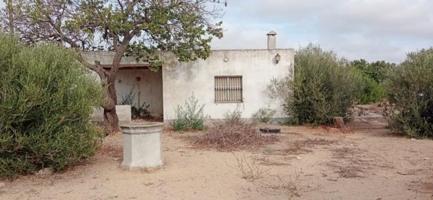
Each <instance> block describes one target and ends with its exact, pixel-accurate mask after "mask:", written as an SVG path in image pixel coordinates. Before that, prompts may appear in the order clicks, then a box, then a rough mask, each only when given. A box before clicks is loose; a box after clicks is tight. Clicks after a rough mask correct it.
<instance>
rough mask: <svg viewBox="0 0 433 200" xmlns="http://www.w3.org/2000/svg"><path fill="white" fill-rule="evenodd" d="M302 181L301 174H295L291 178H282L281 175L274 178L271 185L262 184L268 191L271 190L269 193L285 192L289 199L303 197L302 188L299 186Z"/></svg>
mask: <svg viewBox="0 0 433 200" xmlns="http://www.w3.org/2000/svg"><path fill="white" fill-rule="evenodd" d="M299 179H300V174H299V173H295V174H294V175H293V176H290V177H284V178H283V177H281V176H279V175H275V176H272V180H271V182H270V183H262V184H263V187H264V188H266V189H270V191H269V192H272V193H275V192H278V191H279V192H283V193H285V194H286V195H287V196H288V199H289V200H290V199H293V198H299V197H301V194H300V189H301V187H300V186H299V185H298V183H299V182H300V181H299Z"/></svg>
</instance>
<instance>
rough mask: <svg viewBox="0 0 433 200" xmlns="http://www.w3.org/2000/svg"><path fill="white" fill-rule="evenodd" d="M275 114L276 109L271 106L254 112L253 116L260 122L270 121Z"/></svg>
mask: <svg viewBox="0 0 433 200" xmlns="http://www.w3.org/2000/svg"><path fill="white" fill-rule="evenodd" d="M274 115H275V110H272V109H269V108H260V109H259V110H258V111H257V112H256V113H254V115H253V118H254V119H256V120H257V121H259V122H263V123H268V122H270V121H271V119H272V117H273V116H274Z"/></svg>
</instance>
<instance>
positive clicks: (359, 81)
mask: <svg viewBox="0 0 433 200" xmlns="http://www.w3.org/2000/svg"><path fill="white" fill-rule="evenodd" d="M352 73H353V75H354V82H355V84H356V88H357V91H356V99H357V103H359V104H369V103H374V102H378V101H380V100H382V99H383V98H384V97H385V96H386V93H385V88H384V86H383V84H382V83H378V82H376V81H375V80H374V79H372V78H370V77H369V76H368V75H366V74H364V73H363V72H362V71H360V70H359V69H357V68H353V69H352Z"/></svg>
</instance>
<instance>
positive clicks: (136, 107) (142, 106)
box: [120, 87, 151, 119]
mask: <svg viewBox="0 0 433 200" xmlns="http://www.w3.org/2000/svg"><path fill="white" fill-rule="evenodd" d="M134 90H135V87H133V88H132V89H131V91H129V93H128V94H127V95H125V96H123V97H122V101H121V102H120V105H130V106H131V115H132V118H133V119H148V118H150V117H151V115H150V111H149V108H150V104H148V103H146V102H143V103H140V98H138V102H137V103H134V99H135V97H136V93H135V92H134Z"/></svg>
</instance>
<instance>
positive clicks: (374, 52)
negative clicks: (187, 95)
mask: <svg viewBox="0 0 433 200" xmlns="http://www.w3.org/2000/svg"><path fill="white" fill-rule="evenodd" d="M228 2H229V7H228V8H227V10H226V16H225V17H224V18H223V21H224V22H225V24H227V28H226V38H224V39H222V40H220V41H215V42H214V46H215V47H218V48H222V47H224V48H250V47H255V48H259V47H261V48H263V47H264V46H265V34H266V32H267V31H269V30H271V29H276V30H277V32H278V33H279V44H280V47H295V48H296V47H298V46H299V45H306V44H307V43H309V42H314V43H319V44H320V45H321V46H322V47H324V48H327V49H331V50H334V51H336V52H337V53H338V54H339V55H342V56H345V57H347V58H349V59H357V58H367V59H369V60H379V59H385V60H389V61H394V62H398V61H401V60H403V59H404V58H405V54H406V53H407V52H410V51H414V50H418V49H421V48H428V47H430V46H432V45H433V12H431V8H433V1H431V0H333V1H325V0H303V1H298V0H267V1H263V0H253V1H240V0H238V1H235V0H231V1H230V0H229V1H228ZM283 45H284V46H283ZM285 45H287V46H285Z"/></svg>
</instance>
